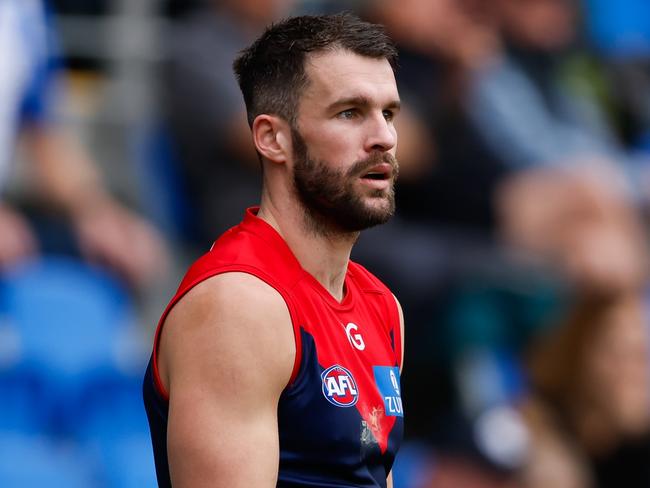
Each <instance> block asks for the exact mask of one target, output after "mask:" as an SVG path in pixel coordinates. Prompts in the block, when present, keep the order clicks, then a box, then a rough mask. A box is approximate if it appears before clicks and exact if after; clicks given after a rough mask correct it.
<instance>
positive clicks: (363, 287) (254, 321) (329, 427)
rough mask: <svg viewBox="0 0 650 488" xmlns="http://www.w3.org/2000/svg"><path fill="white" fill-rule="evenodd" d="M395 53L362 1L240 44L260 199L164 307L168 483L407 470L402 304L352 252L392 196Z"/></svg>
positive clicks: (158, 359)
mask: <svg viewBox="0 0 650 488" xmlns="http://www.w3.org/2000/svg"><path fill="white" fill-rule="evenodd" d="M395 62H396V52H395V48H394V46H393V44H392V42H391V41H390V40H389V39H388V37H387V36H386V35H385V34H384V32H383V29H382V28H381V27H380V26H377V25H372V24H368V23H365V22H362V21H360V20H359V19H358V18H356V17H354V16H351V15H336V16H316V17H311V16H305V17H294V18H291V19H288V20H286V21H283V22H281V23H279V24H276V25H274V26H272V27H270V28H269V29H267V30H266V32H265V33H264V34H263V35H262V36H261V37H260V38H259V39H258V40H257V41H256V42H255V43H254V44H253V45H252V46H250V47H249V48H248V49H246V50H245V51H244V52H243V53H242V54H241V55H240V56H239V58H238V59H237V60H236V61H235V64H234V67H235V72H236V74H237V77H238V81H239V84H240V87H241V89H242V92H243V94H244V100H245V102H246V107H247V111H248V120H249V123H250V125H251V130H252V135H253V141H254V143H255V147H256V148H257V152H258V153H259V155H260V159H261V162H262V167H263V189H262V197H261V204H260V206H259V208H252V209H249V210H248V211H247V212H246V215H245V217H244V220H243V222H242V223H241V224H240V225H238V226H236V227H234V228H232V229H231V230H229V231H228V232H226V233H225V234H224V235H222V236H221V237H220V238H219V239H218V240H217V242H216V243H215V244H214V246H213V247H212V249H211V250H210V251H209V252H208V253H207V254H206V255H204V256H203V257H202V258H200V259H199V260H198V261H197V262H196V263H195V264H194V265H193V266H192V267H191V268H190V270H189V272H188V273H187V275H186V277H185V278H184V280H183V282H182V283H181V285H180V288H179V290H178V293H177V294H176V296H175V297H174V298H173V299H172V301H171V303H170V305H169V306H168V307H167V309H166V310H165V312H164V314H163V316H162V318H161V320H160V324H159V327H158V332H157V334H156V339H155V345H154V351H153V355H152V360H151V363H150V366H149V368H148V370H147V375H146V377H145V383H144V395H145V403H146V407H147V414H148V417H149V423H150V427H151V434H152V440H153V445H154V453H155V458H156V469H157V475H158V481H159V484H160V485H161V486H170V485H171V484H173V486H174V487H175V488H179V487H180V488H182V487H201V486H206V487H208V486H209V487H227V488H237V487H242V488H265V487H273V486H280V487H298V486H300V487H304V486H310V487H335V486H336V487H385V486H392V481H391V479H390V478H391V476H390V471H391V466H392V464H393V459H394V457H395V453H396V451H397V448H398V445H399V443H400V440H401V437H402V430H403V417H402V415H403V414H402V412H403V410H402V401H401V396H400V384H399V372H400V367H401V363H402V345H403V343H402V337H403V334H402V331H403V319H402V314H401V310H400V307H399V305H398V303H397V301H396V299H395V298H394V296H393V295H392V294H391V292H390V291H389V290H388V289H387V288H386V287H385V286H384V285H383V284H382V283H381V282H379V280H377V278H375V277H374V276H373V275H371V274H370V273H369V272H368V271H366V270H365V269H364V268H362V267H361V266H359V265H357V264H355V263H353V262H351V261H350V260H349V257H350V251H351V249H352V245H353V244H354V242H355V240H356V239H357V237H358V234H359V231H360V230H362V229H364V228H367V227H370V226H373V225H377V224H380V223H383V222H385V221H387V220H388V219H389V218H390V216H391V215H392V214H393V211H394V197H393V184H394V181H395V178H396V177H397V162H396V160H395V157H394V156H395V150H396V147H395V144H396V142H397V137H396V132H395V127H394V125H393V122H394V117H395V116H396V114H397V112H398V110H399V106H400V101H399V95H398V92H397V87H396V84H395V78H394V75H393V66H394V65H395ZM377 245H381V244H380V243H377Z"/></svg>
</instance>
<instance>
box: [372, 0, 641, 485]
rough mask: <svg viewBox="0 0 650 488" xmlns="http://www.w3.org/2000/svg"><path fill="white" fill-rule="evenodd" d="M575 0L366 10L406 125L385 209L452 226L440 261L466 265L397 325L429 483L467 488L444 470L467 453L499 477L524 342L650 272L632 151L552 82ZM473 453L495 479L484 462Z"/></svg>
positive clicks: (519, 387)
mask: <svg viewBox="0 0 650 488" xmlns="http://www.w3.org/2000/svg"><path fill="white" fill-rule="evenodd" d="M574 8H575V4H574V2H570V1H569V0H527V1H525V2H524V1H520V0H498V1H497V2H486V1H484V0H461V1H454V0H430V1H425V0H408V1H406V2H397V1H391V0H385V1H382V2H377V3H376V4H373V6H372V8H371V9H370V15H372V16H374V17H375V18H377V19H378V20H379V21H380V22H383V23H384V24H385V25H386V26H387V28H388V29H389V31H390V33H391V35H392V36H393V38H394V39H395V40H396V41H397V43H398V44H399V46H400V70H399V71H398V73H397V75H398V83H399V86H400V94H401V97H402V100H403V103H404V106H405V109H406V113H407V114H408V115H409V116H411V120H409V124H408V125H409V128H412V127H415V128H416V129H417V130H409V133H408V137H406V138H402V134H403V132H402V131H401V132H400V148H399V151H398V157H399V158H400V162H404V161H405V159H411V158H413V159H412V160H411V161H407V162H406V165H407V166H408V168H409V169H410V168H414V169H415V171H413V172H411V171H408V170H407V171H405V172H404V175H403V176H404V178H402V179H401V181H400V184H399V187H398V192H397V195H398V199H399V202H398V214H399V215H400V216H401V217H402V218H404V219H406V220H407V221H408V222H409V223H417V224H418V225H419V226H428V232H429V233H430V234H432V235H437V236H438V237H439V238H440V237H441V236H444V235H445V234H446V235H449V230H450V229H453V230H454V232H453V233H452V235H454V236H456V237H457V238H460V240H458V241H456V242H455V243H454V245H453V246H449V247H448V248H446V249H445V250H446V252H447V253H448V254H447V255H446V256H447V257H446V260H447V261H454V260H463V259H465V260H466V266H465V267H461V268H458V267H456V269H455V275H454V276H453V278H451V280H450V281H449V282H448V283H447V289H446V294H445V295H444V296H441V295H433V294H434V293H436V292H439V291H440V290H439V289H434V288H432V287H425V286H424V287H421V288H420V293H421V296H423V297H424V296H427V297H429V298H428V299H429V302H433V301H435V302H437V303H438V305H439V306H438V307H437V308H430V309H429V312H430V316H429V318H428V321H427V322H426V323H415V324H414V323H413V321H412V320H409V335H407V338H406V339H407V341H409V344H408V347H407V349H406V350H407V352H409V353H410V354H411V357H409V358H408V362H409V364H410V365H411V366H410V368H407V369H406V370H405V375H404V380H405V381H404V391H405V396H406V398H408V399H409V400H410V402H409V419H410V423H409V425H408V426H407V434H411V435H415V436H420V437H424V438H427V437H428V439H429V441H432V442H434V443H435V444H436V446H435V447H436V449H437V451H438V456H440V458H441V459H442V461H443V463H442V464H441V465H439V466H438V468H439V470H440V471H442V474H441V479H443V480H445V481H440V480H435V479H434V480H433V481H432V485H431V486H442V484H441V483H444V482H446V483H451V486H453V485H454V483H455V486H465V485H464V484H463V483H470V481H467V480H466V479H463V478H462V477H461V474H460V473H459V472H460V471H464V470H463V469H460V470H458V469H453V468H454V466H458V465H461V466H463V465H464V464H467V463H469V464H468V465H469V466H474V467H472V468H471V469H468V470H466V473H469V472H471V473H473V474H475V475H476V476H475V478H476V480H477V481H476V483H480V482H483V483H485V484H486V485H487V486H492V485H494V484H497V486H498V483H503V484H505V485H507V484H508V483H513V476H514V474H515V472H516V469H517V466H518V465H519V464H518V463H519V462H522V461H523V459H524V454H525V453H526V445H527V438H526V426H525V425H524V424H523V423H522V420H523V419H522V417H521V416H520V415H518V414H517V407H518V405H519V403H520V402H521V401H522V400H523V399H525V398H526V395H527V393H528V390H527V389H526V384H525V371H524V370H523V365H522V363H521V362H520V356H521V354H522V351H523V350H524V349H525V347H526V346H527V345H529V344H530V343H531V342H533V343H534V338H535V337H536V334H538V333H539V332H540V331H543V330H545V329H546V328H548V327H549V326H550V324H552V323H554V322H556V321H557V316H558V314H562V313H566V310H572V309H573V307H574V306H575V302H578V303H581V300H589V301H595V302H598V300H617V301H619V300H620V301H627V300H631V299H632V298H633V297H634V296H636V295H637V294H638V290H639V289H640V288H642V287H643V286H644V284H645V281H646V280H647V263H646V261H647V249H646V240H645V235H644V229H643V226H642V222H641V220H640V218H639V215H638V212H637V208H635V206H634V204H635V203H636V202H635V201H634V198H635V197H636V195H635V194H634V193H633V192H631V190H630V187H631V186H634V185H632V184H631V183H634V181H633V180H631V179H630V178H629V176H628V175H627V168H626V167H625V166H624V165H625V164H627V163H628V162H629V159H628V154H627V153H626V151H625V148H624V147H623V146H622V145H621V144H620V143H619V141H617V139H616V133H615V131H613V130H612V129H611V127H609V125H608V121H607V119H606V117H604V115H603V113H602V112H601V111H600V107H599V106H598V104H596V103H594V100H593V99H592V98H590V96H588V95H589V94H588V93H584V92H582V93H578V95H574V93H573V92H571V91H570V90H569V88H568V87H573V86H575V85H571V83H568V82H566V80H565V78H563V77H562V76H561V75H565V74H566V73H565V72H562V70H561V69H560V68H561V67H562V66H563V65H562V63H561V62H560V61H562V60H564V59H565V58H564V55H565V54H566V48H567V47H568V46H569V43H570V42H571V41H572V39H573V37H574V35H575V33H576V30H575V29H576V22H577V16H576V12H575V10H574ZM556 70H557V71H556ZM572 81H575V80H572ZM588 81H589V80H588ZM400 176H402V175H400ZM396 242H398V241H396ZM407 242H408V241H407ZM430 242H434V241H430ZM501 243H505V244H507V246H508V248H509V249H512V250H514V251H515V253H516V256H518V257H521V256H522V251H523V256H524V257H525V259H526V260H525V264H523V265H522V264H521V261H520V260H519V259H512V256H511V255H508V254H506V259H504V255H503V252H502V251H499V244H501ZM388 247H389V248H390V245H389V246H388ZM431 248H433V249H435V252H436V253H439V249H440V248H438V247H434V246H431ZM393 249H397V246H396V247H393ZM464 249H473V250H474V257H475V260H467V254H465V253H463V252H462V251H463V250H464ZM393 254H394V255H396V254H397V253H393ZM531 258H532V259H533V261H532V263H536V264H535V265H532V266H531V264H530V263H531V261H530V259H531ZM393 259H394V258H393ZM538 259H540V261H538ZM441 261H442V262H443V263H444V261H445V259H441ZM538 264H541V265H542V266H541V267H536V266H537V265H538ZM443 266H444V264H443ZM472 267H474V272H472V271H471V268H472ZM427 269H429V268H427ZM459 271H461V272H460V273H458V272H459ZM547 278H549V279H548V280H547ZM416 281H418V282H420V281H419V280H416ZM567 285H568V286H567ZM397 288H398V289H400V287H399V286H397ZM432 295H433V297H432ZM405 312H406V314H407V316H408V317H409V319H410V318H411V315H410V314H409V313H408V309H407V308H406V307H405ZM604 315H605V310H603V309H598V310H597V312H596V315H595V317H597V318H598V320H604ZM416 322H417V321H416ZM427 354H428V357H427ZM549 361H552V359H549ZM445 365H446V366H447V369H445ZM409 376H410V378H409ZM413 377H415V379H412V378H413ZM444 377H446V380H445V379H444ZM518 377H519V378H518ZM644 390H646V391H647V385H646V386H645V387H644ZM407 394H408V395H407ZM444 395H448V398H447V401H446V402H445V400H444V399H443V400H441V399H440V396H444ZM454 402H455V403H454ZM441 407H443V408H444V407H447V408H448V410H444V409H443V408H441ZM494 412H496V413H497V415H496V416H495V415H493V413H494ZM414 414H415V415H414ZM427 417H428V418H427ZM504 419H506V420H505V421H504ZM468 424H469V425H468ZM409 426H410V428H409ZM530 426H532V424H530ZM530 426H529V427H528V428H531V427H530ZM506 427H507V428H506ZM561 431H562V428H561V427H560V432H561ZM508 432H509V433H510V434H511V435H506V433H508ZM481 436H483V438H481ZM534 440H535V441H537V440H538V439H537V438H535V439H534ZM551 441H552V442H553V443H554V445H556V444H558V441H557V440H556V439H554V438H552V439H551V440H550V441H549V442H551ZM459 447H460V448H459ZM536 447H538V445H537V444H536V443H534V444H533V445H532V448H533V449H535V448H536ZM565 451H566V453H565V454H566V455H563V454H562V453H563V452H565ZM548 452H551V451H547V453H548ZM556 454H558V456H550V457H549V459H550V460H551V461H552V462H556V461H557V459H560V460H564V462H565V464H566V466H565V470H566V473H565V475H562V477H563V478H564V479H572V480H573V481H572V483H573V485H571V484H567V485H566V486H589V485H584V484H583V483H587V482H588V481H585V480H589V477H590V474H589V470H588V469H587V468H585V469H583V468H581V467H580V459H582V455H581V454H580V453H579V452H576V451H575V450H574V449H573V447H572V446H571V445H568V446H567V445H562V446H561V448H558V449H557V451H556ZM477 457H478V458H479V459H481V460H482V461H479V462H478V466H477V463H476V458H477ZM574 457H575V458H576V462H575V463H573V462H572V459H573V458H574ZM556 458H557V459H556ZM446 459H451V461H452V462H451V469H446V468H447V467H448V466H447V465H445V464H444V461H445V460H446ZM540 459H541V458H540ZM436 460H437V458H436ZM486 461H487V463H488V464H491V465H492V472H491V471H490V469H485V470H484V469H481V462H483V463H485V462H486ZM549 462H550V461H549ZM558 462H559V461H558ZM569 465H570V466H569ZM434 466H435V460H434ZM495 467H496V468H497V473H496V474H495V473H494V469H495ZM504 469H505V472H504V471H503V470H504ZM434 471H435V469H434ZM440 471H439V474H440ZM544 471H545V470H544V469H543V468H542V472H544ZM499 473H500V474H499ZM447 478H449V479H452V480H454V481H451V482H450V481H446V479H447ZM472 482H474V481H472ZM490 483H491V484H490ZM559 483H560V482H559V481H558V484H557V485H556V484H555V483H554V482H548V483H546V484H544V483H542V484H540V485H534V486H560V484H559Z"/></svg>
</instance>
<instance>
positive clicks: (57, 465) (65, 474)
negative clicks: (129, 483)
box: [0, 433, 144, 488]
mask: <svg viewBox="0 0 650 488" xmlns="http://www.w3.org/2000/svg"><path fill="white" fill-rule="evenodd" d="M0 452H1V453H2V456H0V486H3V487H8V488H13V487H16V488H18V487H20V488H41V487H43V486H47V487H50V488H88V487H89V486H97V483H96V482H95V476H94V474H93V472H92V469H91V465H90V463H88V462H84V457H85V456H84V453H83V452H80V451H78V450H77V449H75V448H74V446H69V445H66V444H63V443H60V442H52V441H51V440H49V439H46V438H43V437H39V436H32V435H24V434H19V433H14V434H7V433H0ZM143 486H144V485H143Z"/></svg>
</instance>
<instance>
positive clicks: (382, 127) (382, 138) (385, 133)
mask: <svg viewBox="0 0 650 488" xmlns="http://www.w3.org/2000/svg"><path fill="white" fill-rule="evenodd" d="M395 144H397V132H396V131H395V126H394V125H393V123H392V122H391V121H388V120H386V118H385V117H384V114H383V113H380V114H378V115H377V116H375V117H372V118H370V119H369V120H368V134H367V137H366V147H365V149H366V151H367V152H372V151H382V152H385V151H390V150H391V149H392V148H393V147H395Z"/></svg>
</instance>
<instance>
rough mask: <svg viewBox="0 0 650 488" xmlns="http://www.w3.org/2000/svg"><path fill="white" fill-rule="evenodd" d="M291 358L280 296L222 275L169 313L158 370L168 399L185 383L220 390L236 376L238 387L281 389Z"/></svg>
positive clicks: (238, 276) (248, 280) (251, 281)
mask: <svg viewBox="0 0 650 488" xmlns="http://www.w3.org/2000/svg"><path fill="white" fill-rule="evenodd" d="M294 357H295V342H294V336H293V328H292V324H291V317H290V315H289V311H288V308H287V305H286V303H285V302H284V299H283V298H282V296H281V295H280V294H279V293H278V292H277V291H276V290H275V289H274V288H272V287H271V286H269V285H268V284H266V283H265V282H263V281H262V280H260V279H259V278H257V277H255V276H252V275H249V274H247V273H224V274H220V275H217V276H214V277H212V278H209V279H207V280H206V281H204V282H202V283H200V284H198V285H197V286H196V287H194V288H193V289H192V290H190V291H189V292H188V293H187V294H186V295H185V296H184V297H183V298H182V299H181V300H180V301H179V303H178V304H177V305H176V306H175V307H174V308H173V309H172V311H171V312H170V314H169V316H168V317H167V319H166V321H165V325H164V328H163V333H162V336H161V342H160V354H159V367H160V371H161V379H162V381H163V383H164V384H165V386H166V387H167V388H168V391H169V392H170V394H173V390H174V388H175V387H177V385H179V384H180V385H188V382H189V384H192V383H195V382H199V383H201V382H203V381H205V382H208V383H209V384H210V385H215V386H216V385H219V384H221V383H222V382H223V378H224V375H226V376H227V375H231V377H233V378H235V377H236V378H237V380H238V382H239V383H240V384H239V385H238V386H239V387H245V386H246V385H247V384H248V383H249V382H250V383H251V384H250V386H251V387H255V386H257V383H258V382H265V384H266V385H267V387H269V386H270V387H271V388H273V389H274V390H275V389H277V388H280V390H281V389H282V388H284V386H285V385H286V384H287V382H288V381H289V378H290V375H291V371H292V369H293V361H294ZM215 375H218V376H219V378H213V377H212V376H215ZM269 382H270V383H269ZM227 386H228V385H224V387H227ZM238 389H239V388H238ZM170 390H171V391H170ZM240 391H241V390H240Z"/></svg>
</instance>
